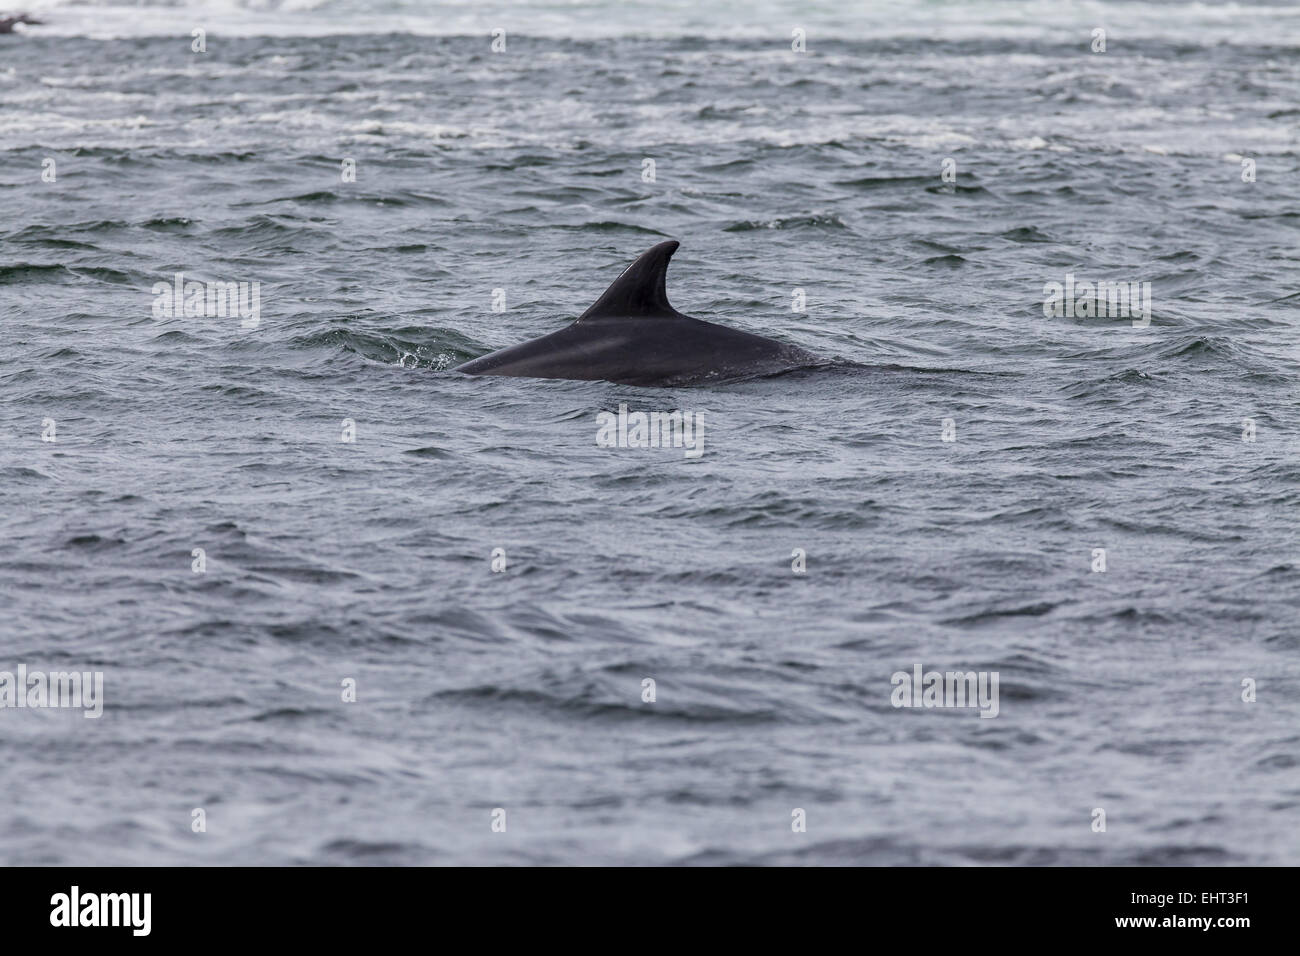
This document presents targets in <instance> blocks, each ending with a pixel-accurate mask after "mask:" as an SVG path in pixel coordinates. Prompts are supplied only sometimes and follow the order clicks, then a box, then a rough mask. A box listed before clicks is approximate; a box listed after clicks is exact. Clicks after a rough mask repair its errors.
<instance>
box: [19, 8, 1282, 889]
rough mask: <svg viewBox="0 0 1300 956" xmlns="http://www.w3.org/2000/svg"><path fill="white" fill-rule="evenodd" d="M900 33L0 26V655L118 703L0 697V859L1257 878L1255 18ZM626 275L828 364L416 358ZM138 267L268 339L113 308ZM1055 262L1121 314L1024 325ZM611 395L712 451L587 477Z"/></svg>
mask: <svg viewBox="0 0 1300 956" xmlns="http://www.w3.org/2000/svg"><path fill="white" fill-rule="evenodd" d="M891 6H892V5H880V6H869V7H864V8H861V9H852V8H844V7H841V6H840V5H827V6H826V7H817V6H812V7H809V6H807V5H803V4H800V5H795V6H786V5H781V4H770V3H769V4H760V5H759V6H757V7H753V6H752V5H744V6H724V7H719V8H707V7H703V6H702V5H698V4H695V5H686V4H681V5H673V4H669V5H667V6H660V7H657V8H655V12H647V11H646V10H638V9H636V8H625V7H623V6H622V5H608V6H605V5H598V4H583V5H567V4H566V5H560V4H555V5H520V6H509V5H496V6H493V7H489V8H479V7H472V6H459V5H447V6H434V7H426V6H422V5H418V4H410V3H395V4H391V5H388V6H378V7H374V8H370V9H369V10H368V12H366V8H364V7H361V6H359V5H357V4H329V3H326V4H323V5H319V6H316V7H314V8H310V9H306V8H302V7H301V6H297V7H289V6H282V7H278V8H272V9H267V8H265V7H264V5H259V4H251V5H250V6H249V8H248V9H245V8H244V7H242V6H240V5H237V4H230V5H228V6H223V7H196V8H191V7H176V6H167V7H157V8H154V7H144V8H138V7H137V8H129V9H127V8H117V7H98V6H77V5H74V6H67V5H59V4H46V5H44V6H39V7H37V8H36V9H39V10H40V11H41V12H42V13H43V15H44V16H45V18H46V19H47V21H49V22H48V24H47V25H46V26H45V27H42V28H31V29H29V30H28V32H27V33H26V34H25V35H23V36H5V37H0V321H2V322H3V332H4V344H3V347H0V387H2V389H3V393H2V394H3V398H4V401H3V410H2V412H0V415H2V418H0V448H2V449H3V458H2V459H0V488H2V489H3V490H2V491H0V500H2V501H3V514H2V516H0V517H2V523H0V542H2V544H0V585H2V586H3V589H2V591H0V612H2V614H0V670H12V669H14V668H15V667H16V666H17V665H18V664H20V663H25V664H27V665H28V667H29V668H32V669H45V670H59V669H79V670H102V671H103V672H104V674H105V697H106V701H105V713H104V716H103V717H102V718H101V719H99V720H86V719H83V718H82V717H81V716H79V715H77V714H73V713H70V712H67V711H51V710H45V711H40V710H21V711H20V710H0V756H2V758H3V759H0V787H3V792H4V794H5V798H4V801H3V804H4V810H3V812H0V859H2V860H4V861H5V862H9V863H105V864H160V863H161V864H171V863H176V864H190V863H195V864H201V863H222V864H226V863H273V864H282V863H313V864H322V863H323V864H331V863H420V864H425V863H433V864H442V863H529V862H530V863H679V862H685V863H865V864H895V863H942V864H969V863H1034V864H1047V863H1085V864H1162V863H1195V864H1227V863H1275V864H1276V863H1288V864H1295V863H1297V862H1300V837H1298V836H1297V834H1300V827H1298V826H1297V824H1298V823H1300V773H1298V772H1297V767H1296V751H1297V745H1298V744H1300V731H1297V727H1298V726H1300V703H1298V702H1297V701H1298V700H1300V666H1298V665H1297V663H1296V652H1297V650H1298V649H1300V639H1298V635H1297V626H1296V619H1297V606H1298V605H1300V567H1298V565H1297V551H1298V546H1300V534H1298V533H1297V531H1298V528H1297V505H1300V460H1298V455H1300V427H1298V426H1297V421H1296V415H1297V399H1298V397H1300V393H1298V390H1297V387H1296V376H1297V373H1298V372H1300V346H1298V345H1297V331H1298V329H1297V304H1300V298H1298V297H1297V293H1298V291H1300V290H1297V286H1296V276H1297V264H1298V263H1300V252H1298V248H1300V247H1298V245H1297V240H1298V239H1300V232H1298V227H1300V177H1298V176H1297V172H1298V171H1300V170H1298V167H1300V160H1298V157H1300V135H1298V130H1300V107H1298V106H1297V104H1300V58H1298V57H1297V52H1298V50H1297V43H1298V42H1300V40H1298V38H1300V29H1297V27H1298V26H1300V18H1298V17H1297V14H1296V11H1295V9H1294V8H1287V7H1267V6H1245V7H1243V6H1238V5H1232V6H1231V7H1219V6H1203V5H1201V4H1139V5H1117V4H1102V3H1094V4H1077V5H1058V4H1031V5H1021V4H1003V3H991V4H990V3H983V4H966V3H962V4H924V5H918V6H915V7H911V8H909V9H908V10H906V11H902V12H900V11H897V10H892V9H891ZM195 26H203V27H204V28H205V29H206V30H207V53H206V54H196V53H193V52H192V51H191V48H190V43H191V38H190V30H191V29H192V28H193V27H195ZM1099 26H1100V27H1103V28H1106V29H1107V49H1106V52H1105V53H1097V54H1094V53H1092V52H1091V50H1090V43H1091V39H1090V35H1091V32H1092V30H1093V29H1094V28H1096V27H1099ZM496 27H502V28H504V29H505V30H506V37H507V48H506V50H505V52H504V53H500V54H494V53H493V52H492V51H491V31H492V30H493V29H494V28H496ZM795 27H802V28H804V29H805V30H806V31H807V37H808V40H807V52H806V53H805V54H802V55H799V54H795V53H793V52H792V51H791V49H790V43H791V31H792V30H793V29H794V28H795ZM344 158H353V159H355V161H356V168H357V181H356V182H355V183H343V182H341V175H340V163H341V162H342V160H343V159H344ZM647 158H648V159H653V160H654V163H655V180H654V181H653V182H646V181H644V180H643V177H642V171H643V168H644V165H643V164H644V161H645V160H646V159H647ZM948 158H951V159H952V160H954V161H955V164H956V166H955V168H956V181H955V182H954V183H945V182H943V180H942V178H941V172H942V165H943V163H944V160H945V159H948ZM1243 158H1247V159H1252V160H1254V162H1255V164H1256V181H1255V182H1253V183H1248V182H1243V181H1242V159H1243ZM46 159H53V160H54V162H55V169H56V171H57V178H56V180H55V181H54V182H52V183H47V182H42V181H41V171H42V166H43V163H44V161H45V160H46ZM663 238H675V239H679V240H680V241H681V242H682V247H681V250H680V251H679V252H678V254H677V256H676V258H675V260H674V264H673V266H672V268H671V270H670V272H669V295H670V297H671V299H672V301H673V303H674V305H675V306H677V308H679V309H681V310H682V311H685V312H688V313H690V314H692V315H696V316H699V317H701V318H706V319H710V320H713V321H719V322H723V323H726V324H730V325H733V326H735V327H738V328H743V329H746V330H749V331H754V332H759V333H762V334H767V335H772V336H775V337H778V338H781V339H783V340H785V341H789V342H793V343H796V344H798V345H800V346H802V347H804V348H806V349H809V350H811V351H813V352H816V353H818V354H820V355H825V356H827V357H828V358H834V359H841V360H843V362H841V363H840V364H839V366H838V367H836V368H832V369H829V370H821V371H815V372H806V373H797V374H793V375H789V376H782V377H778V378H774V379H766V380H759V381H751V382H743V383H737V384H731V385H722V386H716V387H709V388H700V389H691V390H656V389H641V388H627V387H618V386H613V385H608V384H603V383H571V382H545V381H531V380H523V379H492V378H485V379H470V378H467V377H464V376H461V375H457V374H453V373H450V372H448V371H447V369H449V368H450V367H451V366H453V365H455V364H458V363H459V362H461V361H464V360H466V359H468V358H470V357H472V356H475V355H479V354H483V353H485V352H487V351H489V350H491V349H494V348H498V347H501V346H504V345H508V344H511V343H514V342H518V341H522V340H524V339H527V338H530V337H533V336H536V335H540V334H543V333H545V332H548V331H552V330H554V329H556V328H559V327H560V326H562V325H563V324H565V323H567V322H568V321H570V320H571V319H572V318H574V317H575V316H576V315H577V314H578V313H579V312H581V311H582V310H583V309H585V308H586V306H587V305H589V304H590V303H591V302H592V301H593V300H594V299H595V298H596V297H597V296H598V295H599V294H600V292H601V291H603V289H604V288H605V286H606V285H607V284H608V283H609V281H611V280H612V278H613V277H614V276H615V275H616V274H617V273H618V271H619V270H620V269H622V268H623V266H625V265H626V264H627V263H628V262H630V261H631V260H632V258H633V257H635V256H636V255H637V254H638V253H639V252H641V251H643V250H644V249H646V248H648V247H650V246H651V245H653V244H654V243H656V242H658V241H661V240H662V239H663ZM178 271H181V272H184V273H185V274H186V275H187V276H188V277H192V278H197V279H201V280H223V281H257V282H260V283H261V293H260V296H261V297H260V306H261V316H260V318H261V321H260V325H259V326H258V327H257V328H256V329H253V330H247V329H243V328H241V326H240V322H239V320H238V319H237V318H233V319H232V318H203V317H191V318H163V319H159V318H155V317H154V315H153V314H152V311H151V309H152V305H153V302H154V296H153V294H152V293H151V289H152V287H153V285H154V283H157V282H167V281H170V280H171V278H172V276H173V275H174V274H175V273H176V272H178ZM1067 273H1071V274H1073V275H1075V276H1076V277H1077V278H1078V279H1082V280H1087V281H1094V282H1095V281H1098V280H1105V281H1123V282H1150V283H1151V289H1152V303H1153V307H1152V311H1151V321H1150V324H1149V326H1147V327H1144V328H1135V327H1134V326H1133V325H1132V323H1131V322H1129V321H1128V320H1127V319H1119V318H1097V317H1077V318H1076V317H1073V316H1071V317H1068V318H1066V317H1059V318H1045V317H1044V315H1043V308H1042V301H1043V297H1044V296H1043V288H1044V284H1045V283H1049V282H1053V281H1058V282H1064V281H1065V276H1066V274H1067ZM497 289H501V290H504V295H505V304H506V309H505V311H503V312H494V311H493V310H492V304H493V292H494V290H497ZM795 289H802V290H804V294H805V295H806V299H807V311H806V312H805V313H795V312H793V311H792V309H791V303H792V297H793V295H794V290H795ZM622 402H625V403H627V404H628V405H629V407H630V408H631V409H633V410H638V409H640V410H646V411H650V410H664V411H667V410H671V409H683V410H687V411H691V412H695V413H697V414H699V415H700V416H701V417H702V418H703V420H704V422H705V424H706V431H705V439H704V441H705V446H704V447H705V451H704V454H703V455H702V456H701V457H700V458H699V459H698V460H690V459H688V458H686V457H685V456H684V455H683V454H682V452H681V451H680V450H676V451H674V450H640V449H605V448H599V447H597V446H596V443H595V434H596V414H597V412H599V411H601V410H616V409H617V407H618V405H619V403H622ZM45 419H51V420H53V422H54V423H55V428H56V436H57V440H56V441H55V442H52V443H51V442H43V441H41V432H42V422H43V420H45ZM344 419H350V420H352V421H353V422H354V423H355V429H356V441H355V442H352V443H347V442H342V441H340V438H341V436H342V428H343V426H342V423H343V420H344ZM945 419H951V420H952V426H953V427H954V428H955V431H956V434H955V437H956V440H955V441H952V442H946V441H943V440H942V437H941V431H942V423H943V421H944V420H945ZM1246 419H1250V420H1251V421H1252V422H1253V423H1254V426H1255V436H1254V437H1255V440H1254V441H1253V442H1252V441H1244V440H1243V432H1244V431H1245V430H1246V429H1247V427H1248V426H1247V425H1246V423H1245V421H1244V420H1246ZM196 548H201V549H203V550H204V552H205V555H206V561H207V565H206V572H205V573H202V574H196V573H194V572H193V571H192V569H191V568H192V562H193V560H194V559H193V557H192V552H193V549H196ZM496 548H501V549H504V551H505V555H506V562H507V567H506V570H505V571H504V572H502V573H493V571H492V568H491V564H490V555H491V553H492V551H493V549H496ZM796 548H801V549H804V550H805V551H806V553H807V573H806V574H803V575H796V574H794V573H793V572H792V570H791V555H792V552H793V550H794V549H796ZM1094 549H1105V552H1106V570H1105V572H1095V571H1093V570H1092V569H1093V566H1094V561H1095V559H1094ZM916 664H921V665H922V666H923V667H924V668H926V669H927V670H928V669H939V670H953V669H960V670H977V671H997V672H998V673H999V674H1000V678H1001V695H1000V710H999V715H998V717H997V718H996V719H992V720H985V719H980V718H979V717H978V716H977V712H975V711H972V710H938V709H932V710H924V709H912V710H906V709H895V708H894V707H892V706H891V704H890V690H891V684H890V676H891V674H893V673H894V672H895V671H899V670H904V671H911V670H912V668H913V667H914V666H915V665H916ZM346 678H352V679H354V680H355V681H356V684H357V697H358V699H357V701H356V702H355V703H343V702H342V701H341V699H340V696H341V682H342V681H343V680H344V679H346ZM646 678H652V679H653V680H654V681H655V682H656V694H657V699H656V700H655V702H654V703H645V702H643V701H642V682H643V680H644V679H646ZM1246 678H1250V679H1253V680H1254V681H1256V682H1257V686H1258V690H1257V695H1258V699H1257V700H1256V701H1255V702H1254V703H1245V702H1243V701H1242V699H1241V695H1242V681H1243V680H1244V679H1246ZM197 807H201V808H204V809H205V810H206V813H207V832H206V833H203V834H195V833H193V832H191V826H190V824H191V811H192V810H193V809H194V808H197ZM498 807H501V808H505V809H506V811H507V814H508V827H507V831H506V832H505V833H493V832H492V831H491V827H490V824H491V813H492V810H493V809H494V808H498ZM794 808H802V809H804V810H805V811H806V813H807V820H808V825H807V832H806V833H793V832H791V811H792V810H793V809H794ZM1095 808H1103V809H1104V810H1105V811H1106V815H1107V830H1106V832H1105V833H1096V832H1093V830H1092V827H1091V824H1092V819H1093V810H1094V809H1095Z"/></svg>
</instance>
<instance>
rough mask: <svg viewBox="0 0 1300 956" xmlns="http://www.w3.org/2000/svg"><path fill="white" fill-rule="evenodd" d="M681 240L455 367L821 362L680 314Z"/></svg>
mask: <svg viewBox="0 0 1300 956" xmlns="http://www.w3.org/2000/svg"><path fill="white" fill-rule="evenodd" d="M679 244H680V243H678V242H676V241H675V240H669V241H668V242H661V243H659V245H657V246H655V247H654V248H652V249H650V250H648V251H646V252H644V253H642V254H641V257H640V258H639V259H637V260H636V261H635V262H633V263H632V264H631V265H630V266H628V267H627V269H625V270H624V271H623V274H622V275H620V276H619V277H618V278H617V279H615V280H614V284H613V285H611V286H610V287H609V288H608V289H606V290H605V294H604V295H602V296H601V297H600V298H599V299H597V300H596V303H595V304H594V305H593V306H592V307H591V308H589V309H588V310H587V311H586V312H584V313H582V315H580V316H579V317H578V319H577V321H576V322H574V323H573V324H572V325H570V326H569V327H568V328H564V329H560V331H558V332H552V333H551V334H550V335H543V336H542V337H541V338H539V339H533V340H532V341H530V342H524V343H522V344H520V345H513V346H510V347H509V348H504V349H500V350H499V351H496V352H493V353H491V354H490V355H484V356H481V357H480V358H476V359H473V360H471V361H469V362H466V363H465V364H463V365H459V366H457V367H456V368H455V369H454V371H458V372H466V373H468V374H470V375H514V376H522V377H529V378H565V379H578V380H583V381H594V380H598V379H603V380H605V381H609V382H614V383H616V384H619V385H699V384H701V383H704V382H719V381H728V380H732V379H737V378H750V377H754V376H760V375H773V374H776V373H778V372H786V371H790V370H792V369H796V368H803V367H805V366H810V365H818V364H821V361H820V360H819V359H818V358H817V356H815V355H813V354H812V353H811V352H806V351H804V350H803V349H801V348H799V347H798V346H795V345H787V344H785V343H783V342H777V341H774V340H773V339H768V338H764V337H763V336H761V335H752V334H750V333H749V332H741V331H740V330H738V329H729V328H727V327H726V326H722V325H714V324H713V323H712V322H704V321H701V320H700V319H693V318H691V317H690V316H689V315H683V314H682V313H680V312H678V311H677V310H676V309H674V308H673V307H672V306H671V305H669V304H668V293H667V291H666V284H667V274H668V261H669V260H670V259H671V258H672V256H673V253H674V252H676V251H677V247H678V245H679Z"/></svg>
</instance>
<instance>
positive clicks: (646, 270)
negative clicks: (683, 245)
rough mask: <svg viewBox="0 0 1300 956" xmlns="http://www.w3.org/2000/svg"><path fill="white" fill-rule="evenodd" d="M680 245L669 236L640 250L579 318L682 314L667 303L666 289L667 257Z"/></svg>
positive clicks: (669, 316)
mask: <svg viewBox="0 0 1300 956" xmlns="http://www.w3.org/2000/svg"><path fill="white" fill-rule="evenodd" d="M679 245H680V243H679V242H677V240H675V239H669V240H668V241H667V242H661V243H659V245H657V246H655V247H654V248H652V249H647V250H646V251H645V252H643V253H641V256H640V257H639V258H638V259H637V260H636V262H634V263H632V264H631V265H630V266H628V267H627V268H626V269H624V270H623V274H622V275H621V276H619V277H618V278H617V279H615V280H614V284H613V285H611V286H610V287H609V288H608V289H606V290H605V294H604V295H602V296H601V297H600V298H599V299H597V300H596V301H595V304H593V305H592V307H591V308H589V309H588V310H587V311H586V312H584V313H582V315H580V316H578V321H579V322H583V321H589V320H591V319H601V318H610V317H616V316H636V317H638V318H651V317H653V316H663V317H664V318H673V317H675V316H679V315H681V313H680V312H678V311H677V310H676V309H674V308H673V307H672V306H671V305H669V304H668V291H667V276H668V260H670V259H671V258H672V257H673V253H674V252H676V251H677V247H678V246H679Z"/></svg>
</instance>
